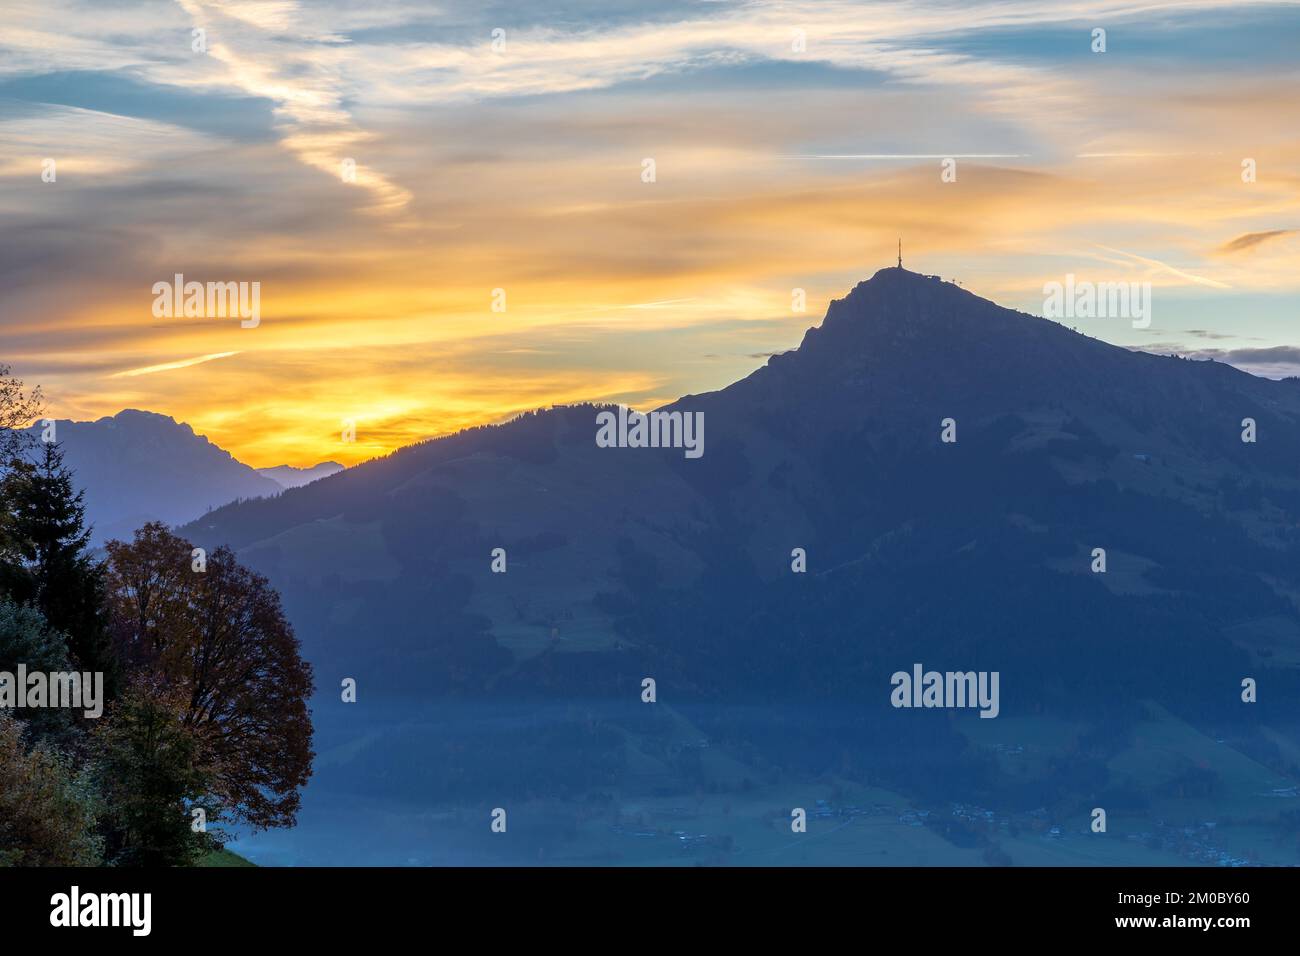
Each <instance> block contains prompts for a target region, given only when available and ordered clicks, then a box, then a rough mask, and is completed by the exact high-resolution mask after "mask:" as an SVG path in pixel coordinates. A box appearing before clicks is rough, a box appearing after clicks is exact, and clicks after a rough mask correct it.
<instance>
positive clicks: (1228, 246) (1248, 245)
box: [1219, 229, 1295, 252]
mask: <svg viewBox="0 0 1300 956" xmlns="http://www.w3.org/2000/svg"><path fill="white" fill-rule="evenodd" d="M1292 235H1295V230H1294V229H1270V230H1268V231H1266V232H1248V233H1246V234H1244V235H1241V236H1238V237H1237V238H1236V239H1232V240H1229V241H1228V242H1225V243H1224V244H1223V245H1221V246H1220V247H1219V251H1220V252H1241V251H1243V250H1245V249H1254V248H1255V247H1256V246H1260V245H1263V244H1264V243H1266V242H1269V241H1270V240H1273V239H1279V238H1281V237H1282V236H1292Z"/></svg>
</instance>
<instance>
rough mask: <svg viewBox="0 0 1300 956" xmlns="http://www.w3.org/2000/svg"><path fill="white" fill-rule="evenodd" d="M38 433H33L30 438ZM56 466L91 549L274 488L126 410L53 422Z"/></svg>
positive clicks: (176, 431)
mask: <svg viewBox="0 0 1300 956" xmlns="http://www.w3.org/2000/svg"><path fill="white" fill-rule="evenodd" d="M42 428H43V426H41V425H40V424H37V425H33V426H32V428H31V429H30V431H31V432H32V433H33V434H35V435H37V436H38V437H39V435H40V434H41V432H42ZM55 438H56V440H57V441H58V442H59V444H60V447H61V448H62V449H63V453H64V461H65V463H66V464H67V465H68V467H70V468H71V469H72V471H73V473H74V475H75V481H76V483H77V484H78V486H80V487H81V488H83V489H84V490H85V505H86V519H87V521H88V522H89V523H90V524H92V525H93V526H94V533H93V536H92V543H93V544H95V545H101V544H103V543H104V542H106V541H109V540H111V539H113V538H125V539H128V540H129V539H130V537H131V535H132V533H133V532H134V531H135V529H136V528H139V527H140V526H141V525H143V524H145V523H146V522H148V521H163V522H165V523H167V524H179V523H181V522H183V521H189V520H191V519H193V518H196V517H198V516H199V515H201V514H203V512H204V511H206V510H208V509H209V508H215V507H217V506H219V505H224V504H226V503H228V502H231V501H235V500H236V499H239V498H252V497H258V496H262V495H274V494H278V493H279V492H280V491H281V490H282V486H281V485H280V484H278V483H277V482H275V481H274V480H272V479H270V478H267V477H264V476H262V475H259V474H258V473H257V472H256V471H254V470H253V469H252V468H250V467H248V466H247V465H245V464H243V463H242V462H239V461H236V460H235V459H234V458H233V457H232V456H231V455H230V453H229V452H227V451H225V450H223V449H221V448H219V447H217V446H216V445H214V444H213V443H212V442H210V441H208V439H206V438H204V437H203V436H202V435H196V434H194V429H192V428H191V427H190V426H189V425H186V424H183V423H179V422H177V421H176V420H175V419H173V418H170V417H168V416H166V415H159V414H157V413H155V412H145V411H138V410H136V409H132V408H128V409H125V410H124V411H121V412H118V413H117V414H116V415H113V416H111V417H108V416H106V417H104V418H101V419H98V420H97V421H93V422H74V421H70V420H66V419H59V420H56V421H55Z"/></svg>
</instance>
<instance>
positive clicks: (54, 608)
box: [0, 442, 119, 699]
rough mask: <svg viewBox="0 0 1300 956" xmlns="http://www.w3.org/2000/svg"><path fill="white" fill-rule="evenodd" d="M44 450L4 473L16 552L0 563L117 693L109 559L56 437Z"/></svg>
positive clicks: (9, 532) (13, 590)
mask: <svg viewBox="0 0 1300 956" xmlns="http://www.w3.org/2000/svg"><path fill="white" fill-rule="evenodd" d="M37 455H38V460H37V462H36V463H35V464H32V463H31V462H26V461H21V460H20V461H16V462H14V464H13V466H12V467H11V469H10V472H9V474H8V475H7V476H6V477H5V486H6V487H5V505H6V507H5V509H4V510H5V511H7V512H8V514H7V518H6V537H7V542H6V543H7V545H8V548H9V551H10V554H11V559H10V560H8V561H5V562H4V567H3V568H0V574H3V579H2V580H0V593H7V594H8V595H9V596H10V597H11V598H12V599H14V600H16V601H19V602H22V603H28V604H31V605H32V606H34V607H36V608H38V609H39V610H40V612H41V614H42V615H43V616H44V617H45V620H46V622H47V623H48V624H49V626H50V627H51V628H53V629H54V630H56V631H59V632H60V633H62V634H63V635H64V637H65V639H66V640H67V642H68V651H69V654H70V655H71V657H72V661H73V663H74V665H75V666H77V667H79V668H81V669H83V670H90V671H102V672H103V673H104V685H105V689H106V693H107V695H108V696H109V698H110V699H111V698H113V697H115V696H116V692H117V686H118V676H119V675H118V666H117V658H116V656H115V654H114V653H113V649H112V644H111V641H110V640H109V636H108V629H107V626H106V617H105V613H104V569H103V565H102V563H101V562H97V561H95V560H93V558H92V557H91V556H90V554H89V551H88V548H89V542H90V529H89V528H87V527H86V525H85V514H86V509H85V505H84V504H83V501H82V492H80V491H79V490H77V489H76V487H75V485H74V484H73V475H72V472H71V471H70V470H69V469H68V468H67V466H66V465H65V464H64V462H63V452H62V451H61V450H60V449H59V446H58V445H57V444H56V443H54V442H46V443H43V444H42V445H41V446H40V449H39V451H38V452H37ZM12 557H16V558H17V560H16V561H14V560H12Z"/></svg>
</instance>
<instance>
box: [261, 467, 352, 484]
mask: <svg viewBox="0 0 1300 956" xmlns="http://www.w3.org/2000/svg"><path fill="white" fill-rule="evenodd" d="M342 470H343V466H342V465H340V464H339V463H338V462H337V461H322V462H321V463H320V464H318V465H312V466H311V467H310V468H295V467H293V465H276V466H275V467H274V468H259V469H257V473H258V474H259V475H262V476H263V477H265V478H270V479H271V480H272V481H274V482H275V483H276V484H278V485H280V486H281V487H283V488H301V487H302V486H303V485H308V484H311V483H312V482H313V481H316V480H317V479H318V478H328V477H329V476H330V475H334V474H337V473H338V472H340V471H342Z"/></svg>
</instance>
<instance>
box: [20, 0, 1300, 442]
mask: <svg viewBox="0 0 1300 956" xmlns="http://www.w3.org/2000/svg"><path fill="white" fill-rule="evenodd" d="M0 23H2V26H0V222H3V228H0V362H3V363H7V364H9V365H10V366H11V367H12V370H13V373H14V374H15V375H17V376H18V377H20V378H22V379H23V380H24V381H26V382H27V383H28V384H29V385H40V386H41V389H42V391H43V393H44V396H45V399H46V409H47V414H49V415H50V416H51V417H56V418H73V419H77V420H85V419H94V418H98V417H101V416H104V415H112V414H115V413H116V412H118V411H120V410H121V409H123V408H141V409H147V410H150V411H155V412H160V413H163V414H166V415H170V416H172V417H174V418H176V419H177V420H178V421H184V422H188V423H189V424H190V425H192V426H193V428H194V429H195V431H196V432H198V433H200V434H204V435H206V436H207V437H208V438H210V439H211V440H212V441H214V442H216V443H217V444H218V445H220V446H222V447H223V448H226V449H227V450H229V451H230V452H231V453H232V454H234V455H235V456H236V457H237V458H239V459H240V460H242V461H244V462H246V463H248V464H250V465H253V466H254V467H268V466H273V465H278V464H293V465H298V466H307V465H311V464H313V463H315V462H317V461H321V460H325V459H333V460H336V461H340V462H342V463H344V464H353V463H355V462H358V461H361V460H364V459H366V458H370V457H373V456H375V455H379V454H384V453H387V452H390V451H392V450H394V449H395V448H398V447H401V446H402V445H406V444H410V443H411V442H414V441H418V440H420V439H422V438H425V437H430V436H434V435H439V434H446V433H448V432H452V431H455V430H457V429H460V428H463V427H466V426H469V425H474V424H481V423H484V422H495V421H503V420H506V419H508V418H511V417H513V416H514V415H516V414H518V413H520V412H522V411H526V410H530V409H533V408H538V407H544V406H548V405H552V404H560V403H568V402H576V401H600V402H622V403H627V404H630V405H633V406H635V407H638V408H648V407H653V406H655V405H657V404H661V403H663V402H666V401H670V400H672V399H674V398H676V397H678V396H679V395H683V394H689V393H698V392H702V391H707V390H710V389H714V388H720V387H722V386H725V385H726V384H728V383H730V382H732V381H734V380H736V379H738V378H741V377H743V376H744V375H746V374H748V373H749V372H751V371H752V370H753V369H755V368H757V367H758V366H760V365H761V364H762V363H763V362H764V361H766V358H767V356H769V355H771V354H773V353H775V352H780V351H783V350H786V349H789V348H793V347H795V346H797V345H798V344H799V341H800V340H801V338H802V336H803V332H804V330H805V329H807V328H808V327H809V326H811V325H815V324H817V323H818V322H819V321H820V319H821V317H822V315H823V314H824V312H825V309H826V305H827V303H828V302H829V301H830V300H831V299H834V298H838V297H842V296H843V295H844V294H846V293H847V292H848V291H849V289H851V288H852V286H853V285H854V284H855V283H857V282H859V281H861V280H862V279H864V278H867V277H869V276H871V275H872V274H873V273H874V272H875V271H877V270H878V269H880V268H883V267H886V266H890V265H893V263H894V260H895V256H896V251H895V249H896V244H897V242H898V241H899V240H900V239H901V241H902V243H903V256H904V263H905V265H906V266H907V267H908V268H910V269H913V270H915V271H918V272H924V273H935V274H940V275H942V276H944V277H945V278H952V279H955V280H957V281H960V282H961V283H962V285H963V287H964V288H966V289H969V290H970V291H972V292H975V293H977V294H979V295H982V296H985V297H987V298H991V299H993V300H995V301H997V302H999V303H1000V304H1002V305H1005V306H1008V307H1012V308H1017V309H1021V310H1023V311H1026V312H1030V313H1033V314H1037V315H1041V314H1043V312H1044V307H1045V295H1044V285H1045V284H1046V283H1051V282H1061V283H1063V282H1065V281H1066V277H1067V276H1070V275H1072V276H1074V277H1075V280H1076V281H1086V282H1094V283H1102V282H1119V281H1123V282H1149V283H1150V284H1151V289H1152V292H1151V310H1150V317H1151V322H1150V326H1149V328H1145V329H1142V328H1134V327H1133V323H1132V322H1130V321H1128V320H1127V319H1123V318H1117V317H1110V318H1091V319H1068V320H1066V319H1063V320H1062V321H1065V322H1066V324H1068V325H1071V326H1072V327H1074V328H1077V329H1078V330H1079V331H1081V332H1085V333H1087V334H1089V335H1092V336H1094V337H1097V338H1101V339H1104V340H1106V341H1109V342H1113V343H1115V344H1117V345H1121V346H1126V347H1135V348H1142V349H1145V350H1148V351H1155V352H1159V353H1162V354H1165V353H1173V354H1181V355H1188V356H1192V357H1196V358H1215V359H1218V360H1220V361H1228V362H1231V363H1232V364H1234V365H1237V366H1238V367H1240V368H1243V369H1245V370H1247V371H1250V372H1253V373H1255V374H1262V375H1267V376H1270V377H1281V376H1286V375H1295V374H1300V328H1298V320H1300V314H1298V313H1300V309H1298V308H1297V306H1298V305H1300V268H1298V266H1300V96H1298V95H1297V93H1296V91H1297V89H1298V88H1300V6H1297V5H1296V4H1279V3H1272V4H1253V3H1249V2H1242V0H1238V2H1232V3H1198V2H1175V0H1141V2H1083V0H998V2H979V0H973V2H972V0H963V2H959V3H939V2H926V3H920V2H917V3H910V2H888V3H848V2H842V0H816V2H812V0H786V2H772V0H748V2H745V0H735V2H732V0H716V2H702V0H689V2H688V0H657V2H648V0H529V2H527V3H524V2H519V0H516V2H513V3H505V2H494V0H486V2H485V0H473V2H469V0H456V2H445V3H415V2H405V0H401V2H384V0H371V2H367V3H364V4H358V3H353V2H346V0H329V2H307V0H302V2H294V0H250V2H235V0H226V2H207V0H178V2H161V0H149V2H131V0H118V2H104V0H95V2H68V0H32V2H28V0H4V2H3V4H2V5H0ZM1097 30H1104V31H1105V33H1104V40H1105V50H1104V52H1102V51H1098V50H1095V49H1094V47H1096V46H1097V45H1098V41H1097V39H1096V33H1095V31H1097ZM196 31H200V32H196ZM948 159H951V160H953V163H951V164H947V168H948V169H949V175H948V176H947V177H945V176H944V169H945V163H944V161H945V160H948ZM647 161H653V176H650V175H649V171H648V169H647V166H648V163H647ZM1248 162H1249V165H1250V166H1251V167H1252V168H1253V170H1254V176H1253V177H1249V176H1246V175H1244V170H1243V163H1248ZM952 170H955V178H954V177H953V176H952ZM1248 180H1250V181H1248ZM177 274H180V275H183V276H184V279H185V281H198V282H203V283H206V282H222V283H225V282H243V283H250V284H251V283H254V282H256V283H258V289H259V295H260V301H259V305H260V308H259V316H258V322H257V323H256V325H255V326H253V327H244V325H248V324H249V323H243V324H241V322H240V320H239V318H238V317H221V316H216V315H198V316H185V315H173V316H170V317H168V316H166V315H162V316H159V315H156V314H155V313H156V311H157V310H156V309H155V299H156V294H155V290H154V286H155V284H156V283H159V282H166V283H171V282H172V281H173V276H175V275H177ZM250 287H251V285H250ZM795 289H802V290H804V294H805V296H806V311H803V312H800V311H797V310H796V308H795V303H794V295H793V290H795ZM349 423H350V424H352V425H354V426H355V440H354V441H348V440H345V439H346V438H347V437H349V436H348V434H347V425H348V424H349Z"/></svg>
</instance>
